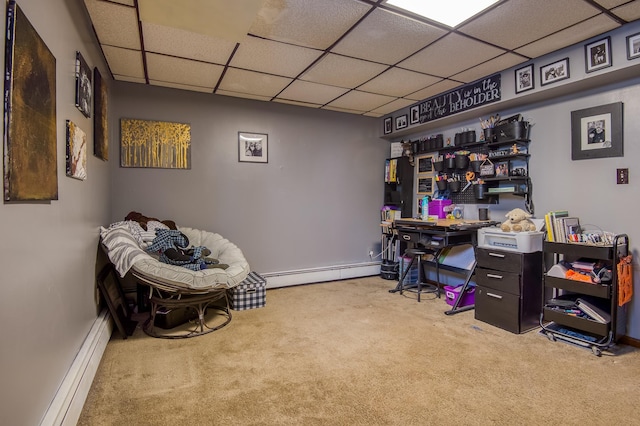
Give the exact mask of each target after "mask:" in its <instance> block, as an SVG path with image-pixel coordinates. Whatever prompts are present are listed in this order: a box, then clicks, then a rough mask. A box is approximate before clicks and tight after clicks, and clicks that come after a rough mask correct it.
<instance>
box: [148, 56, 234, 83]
mask: <svg viewBox="0 0 640 426" xmlns="http://www.w3.org/2000/svg"><path fill="white" fill-rule="evenodd" d="M146 58H147V74H148V76H149V80H158V81H164V82H166V83H177V84H185V85H189V86H198V87H208V88H211V89H213V88H214V87H216V84H218V80H219V79H220V75H221V74H222V71H223V70H224V67H222V66H221V65H214V64H206V63H204V62H198V61H191V60H188V59H182V58H175V57H173V56H163V55H157V54H155V53H147V55H146Z"/></svg>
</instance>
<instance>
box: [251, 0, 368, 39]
mask: <svg viewBox="0 0 640 426" xmlns="http://www.w3.org/2000/svg"><path fill="white" fill-rule="evenodd" d="M370 9H371V6H369V5H367V4H364V3H362V2H360V1H356V0H322V1H318V0H267V1H266V2H265V4H264V6H263V7H262V9H261V10H260V11H259V12H258V16H257V17H256V19H255V21H254V23H253V25H252V26H251V28H250V29H249V33H250V34H253V35H257V36H260V37H264V38H268V39H271V40H278V41H282V42H286V43H292V44H296V45H299V46H306V47H313V48H316V49H322V50H325V49H327V48H328V47H329V46H331V45H332V44H333V43H335V42H336V40H338V39H339V38H340V37H341V36H342V35H343V34H344V33H345V32H347V31H348V30H349V28H351V27H352V26H353V25H355V23H356V22H358V20H359V19H360V18H362V16H364V15H365V13H367V12H368V11H369V10H370Z"/></svg>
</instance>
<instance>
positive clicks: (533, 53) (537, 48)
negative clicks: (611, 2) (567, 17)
mask: <svg viewBox="0 0 640 426" xmlns="http://www.w3.org/2000/svg"><path fill="white" fill-rule="evenodd" d="M619 26H620V24H618V23H617V22H616V21H614V20H613V19H611V18H609V17H608V16H607V15H597V16H595V17H593V18H591V19H587V20H586V21H583V22H580V23H579V24H576V25H574V26H571V27H569V28H567V29H565V30H562V31H559V32H557V33H553V34H551V35H550V36H548V37H545V38H542V39H540V40H537V41H534V42H533V43H530V44H527V45H526V46H523V47H521V48H520V49H516V52H517V53H519V54H521V55H524V56H528V57H530V58H537V57H539V56H542V55H546V54H547V53H550V52H553V51H556V50H558V49H562V48H564V47H566V46H567V45H571V44H575V43H579V42H581V41H584V40H587V39H589V38H591V37H595V36H596V35H598V34H602V33H606V32H607V31H610V30H613V29H614V28H617V27H619Z"/></svg>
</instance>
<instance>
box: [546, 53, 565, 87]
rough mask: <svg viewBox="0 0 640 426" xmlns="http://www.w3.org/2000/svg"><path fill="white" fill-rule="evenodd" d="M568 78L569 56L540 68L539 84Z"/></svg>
mask: <svg viewBox="0 0 640 426" xmlns="http://www.w3.org/2000/svg"><path fill="white" fill-rule="evenodd" d="M567 78H569V58H564V59H561V60H559V61H557V62H553V63H551V64H549V65H545V66H543V67H541V68H540V84H541V85H542V86H545V85H547V84H551V83H555V82H557V81H560V80H565V79H567Z"/></svg>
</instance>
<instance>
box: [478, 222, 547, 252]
mask: <svg viewBox="0 0 640 426" xmlns="http://www.w3.org/2000/svg"><path fill="white" fill-rule="evenodd" d="M543 239H544V232H541V231H527V232H504V231H502V229H500V228H496V227H489V228H480V229H478V247H484V248H493V249H500V250H509V251H515V252H518V253H533V252H536V251H542V240H543Z"/></svg>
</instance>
